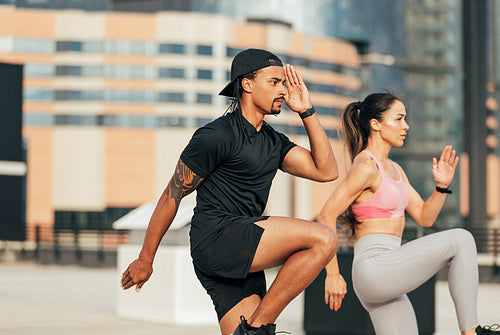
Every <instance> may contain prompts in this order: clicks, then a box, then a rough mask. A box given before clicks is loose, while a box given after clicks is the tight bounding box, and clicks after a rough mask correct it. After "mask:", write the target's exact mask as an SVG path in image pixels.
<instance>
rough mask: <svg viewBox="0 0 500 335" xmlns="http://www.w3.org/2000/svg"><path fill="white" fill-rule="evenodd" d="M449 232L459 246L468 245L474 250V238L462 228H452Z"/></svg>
mask: <svg viewBox="0 0 500 335" xmlns="http://www.w3.org/2000/svg"><path fill="white" fill-rule="evenodd" d="M450 232H452V233H453V234H454V236H455V239H456V241H457V242H458V244H459V245H460V246H464V245H469V246H471V247H473V248H474V249H475V248H476V242H475V240H474V236H473V235H472V234H471V233H470V232H469V231H468V230H465V229H463V228H454V229H451V230H450Z"/></svg>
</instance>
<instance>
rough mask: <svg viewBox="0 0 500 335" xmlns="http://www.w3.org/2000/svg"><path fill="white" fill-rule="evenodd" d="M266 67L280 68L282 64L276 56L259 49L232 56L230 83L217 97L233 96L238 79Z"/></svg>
mask: <svg viewBox="0 0 500 335" xmlns="http://www.w3.org/2000/svg"><path fill="white" fill-rule="evenodd" d="M268 66H281V67H283V63H282V62H281V60H280V59H279V58H278V56H276V55H274V54H273V53H271V52H269V51H266V50H261V49H246V50H243V51H241V52H240V53H239V54H237V55H236V56H234V59H233V62H232V64H231V82H230V83H229V84H227V85H226V87H224V89H223V90H222V91H220V93H219V95H224V96H226V97H233V96H234V82H235V81H236V79H238V77H241V76H244V75H246V74H249V73H251V72H254V71H257V70H260V69H262V68H265V67H268Z"/></svg>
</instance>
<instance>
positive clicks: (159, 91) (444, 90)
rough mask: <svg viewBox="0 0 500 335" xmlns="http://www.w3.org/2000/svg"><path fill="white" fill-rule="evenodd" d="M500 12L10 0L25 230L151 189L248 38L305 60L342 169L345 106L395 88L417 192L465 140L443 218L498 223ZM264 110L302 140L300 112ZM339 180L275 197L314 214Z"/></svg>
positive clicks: (275, 206) (106, 207) (284, 211)
mask: <svg viewBox="0 0 500 335" xmlns="http://www.w3.org/2000/svg"><path fill="white" fill-rule="evenodd" d="M479 3H481V4H484V6H482V7H481V6H480V4H479ZM467 6H469V7H467ZM470 6H476V7H477V6H480V7H481V8H479V9H480V10H479V11H477V13H478V15H479V16H476V17H471V15H469V14H470V10H469V9H470V8H471V7H470ZM464 8H466V10H465V11H464ZM474 8H475V7H474ZM464 13H465V14H466V15H464ZM481 18H482V19H481ZM499 20H500V0H489V1H484V2H475V1H472V0H462V1H457V0H402V1H391V0H380V1H369V0H350V1H349V0H308V1H305V0H281V1H276V0H266V1H263V0H254V1H252V2H251V4H249V2H248V1H242V0H190V1H182V0H144V1H139V0H114V1H112V0H102V1H101V0H93V1H83V0H71V1H64V0H36V1H35V0H22V1H21V0H18V1H16V0H0V62H4V63H13V64H22V65H24V103H23V137H24V139H25V141H26V145H27V166H28V169H27V171H28V173H27V197H26V199H27V202H26V222H27V232H28V238H29V239H34V233H33V231H34V227H35V226H42V227H48V228H50V229H51V228H52V227H56V228H65V229H67V228H72V227H76V226H77V227H80V228H82V229H110V228H111V223H112V222H113V221H114V220H116V219H117V218H118V217H120V216H122V215H123V214H125V213H127V212H128V211H130V210H132V209H133V208H136V207H138V206H140V205H142V204H144V203H146V202H149V201H152V200H154V199H156V198H157V197H158V196H159V194H160V192H161V191H162V190H163V188H164V186H165V185H166V183H167V182H168V179H169V178H170V176H171V174H172V172H173V168H174V166H175V163H176V160H177V158H178V156H179V153H180V151H181V150H182V149H183V147H184V146H185V144H186V143H187V141H188V139H189V138H190V136H191V134H192V132H193V131H194V129H195V128H196V127H198V126H201V125H203V124H205V123H206V122H208V121H209V120H211V119H213V118H215V117H217V116H219V115H222V113H223V112H224V110H225V108H226V105H227V100H226V99H224V98H222V97H219V96H218V95H217V93H218V92H219V91H220V89H221V88H222V87H223V86H224V85H225V83H226V82H227V79H228V78H229V68H230V62H231V59H232V57H233V56H234V55H235V54H236V53H237V52H238V51H240V50H242V49H245V48H247V47H259V48H266V49H269V50H271V51H273V52H275V53H276V54H278V55H279V56H280V57H282V58H283V59H284V61H285V62H288V63H291V64H294V65H296V66H297V67H298V68H299V70H300V71H301V73H302V74H303V76H304V79H305V80H306V82H307V85H308V88H309V90H310V91H311V94H312V98H313V103H314V105H315V106H316V109H317V110H318V112H319V114H320V117H321V121H322V124H323V125H324V126H325V128H326V130H327V133H328V135H329V136H330V138H331V141H332V145H333V147H334V151H335V153H336V155H337V157H339V158H340V162H339V166H340V168H341V169H346V168H347V167H348V165H349V163H348V162H347V159H346V156H345V152H344V149H343V147H342V142H341V140H339V139H338V137H337V130H338V125H339V123H338V115H339V112H340V111H341V109H342V107H343V106H345V104H346V103H347V102H349V101H352V100H360V99H362V98H364V96H365V95H366V94H368V93H369V92H372V91H381V90H384V89H387V90H389V91H394V92H396V93H397V94H399V95H401V96H402V97H403V98H404V100H405V101H406V103H407V108H408V122H409V124H410V127H411V129H410V132H409V136H408V137H407V141H406V143H405V146H404V147H403V148H401V149H399V148H396V149H395V150H394V151H393V156H392V158H393V159H395V160H397V161H398V162H400V163H401V165H402V166H403V167H404V168H405V169H406V171H407V174H408V175H409V178H410V180H411V181H412V184H413V185H414V187H415V188H416V189H417V191H419V192H420V193H421V195H422V197H423V198H426V197H427V196H428V195H429V194H430V193H431V192H432V190H433V188H434V187H435V183H434V180H433V178H432V173H431V160H432V157H433V156H436V157H438V155H439V154H440V152H441V150H442V148H443V147H444V146H445V145H447V144H453V145H454V147H455V148H457V150H458V152H460V153H461V163H460V168H459V171H458V173H457V176H456V178H455V181H454V182H453V184H452V185H451V188H452V189H453V191H454V194H453V196H450V197H448V199H447V201H446V204H445V208H444V209H443V211H442V213H441V215H440V216H439V218H438V222H437V223H436V227H438V228H440V229H444V228H448V227H455V226H468V227H469V228H481V229H483V230H484V229H485V228H488V227H489V228H491V227H495V226H498V225H499V223H498V222H499V217H500V211H499V209H500V191H499V190H500V163H499V158H498V157H499V146H498V135H499V130H498V118H499V116H498V103H497V102H498V99H499V93H498V85H499V77H500V66H499V65H500V39H499V38H498V36H499V35H500V34H499V33H500V31H499V29H500V28H499V26H500V24H499ZM478 25H479V26H481V27H482V28H483V30H482V31H484V32H485V33H484V34H483V35H484V39H483V40H482V41H483V45H480V46H479V47H478V46H477V45H474V48H475V49H477V50H478V52H477V54H475V55H474V57H475V58H474V60H475V63H468V62H467V60H469V58H470V57H469V56H467V57H466V60H464V59H463V58H464V56H463V55H464V54H466V53H465V51H466V50H468V49H471V45H470V44H467V43H464V36H466V33H467V32H470V31H471V29H469V30H468V28H470V27H477V26H478ZM478 41H481V39H478ZM467 64H480V65H483V66H484V70H481V71H483V72H484V73H483V77H484V80H485V82H484V83H483V82H481V80H483V79H478V80H476V82H475V85H473V87H471V88H469V89H467V88H466V89H464V87H465V86H464V82H469V81H470V79H471V78H470V76H468V74H470V73H477V69H472V68H471V66H470V65H467ZM467 69H468V70H467ZM468 71H469V72H468ZM483 77H481V78H483ZM473 90H475V91H473ZM478 92H483V95H484V100H483V101H480V102H477V103H476V105H474V106H471V105H467V104H466V103H464V102H466V101H469V100H470V97H479V98H480V97H482V96H483V95H481V94H479V93H478ZM487 101H488V103H486V102H487ZM471 120H472V121H477V122H472V121H471ZM268 121H269V122H270V123H272V124H273V126H274V127H276V128H277V129H279V130H281V131H284V132H285V133H287V134H288V135H289V136H290V137H291V138H292V139H293V140H294V141H296V142H298V143H299V144H301V145H304V146H307V145H308V144H307V139H306V137H305V136H304V132H303V129H302V127H301V123H300V120H298V118H297V117H296V116H295V115H293V114H291V113H289V112H287V111H284V112H283V113H282V114H281V115H280V116H279V117H278V118H270V119H269V120H268ZM471 129H473V131H472V132H471ZM481 136H483V137H484V138H483V137H481ZM335 184H336V183H335V182H334V183H327V184H317V183H310V182H307V181H303V180H299V179H297V178H290V177H288V176H286V175H284V174H279V175H278V177H277V179H276V182H275V183H274V186H273V190H272V193H271V196H270V200H269V206H268V209H267V212H268V213H269V214H279V215H291V216H296V217H303V218H308V219H312V218H314V216H315V215H316V214H317V213H318V211H319V210H320V208H321V206H322V204H323V203H324V202H325V201H326V199H327V197H328V195H329V194H330V193H331V191H332V189H333V188H334V187H335ZM481 204H484V206H483V207H481V206H482V205H481ZM471 208H473V209H474V210H472V211H471ZM409 221H410V225H411V220H409ZM30 232H31V233H30ZM0 239H1V238H0ZM485 245H486V244H485ZM486 246H487V245H486Z"/></svg>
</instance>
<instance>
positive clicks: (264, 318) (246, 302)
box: [122, 49, 338, 335]
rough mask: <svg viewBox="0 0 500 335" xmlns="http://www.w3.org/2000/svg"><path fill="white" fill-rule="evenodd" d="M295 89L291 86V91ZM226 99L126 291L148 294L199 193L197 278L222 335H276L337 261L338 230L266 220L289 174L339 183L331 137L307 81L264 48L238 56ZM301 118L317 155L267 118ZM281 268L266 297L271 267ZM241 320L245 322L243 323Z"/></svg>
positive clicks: (185, 165) (199, 140) (168, 193)
mask: <svg viewBox="0 0 500 335" xmlns="http://www.w3.org/2000/svg"><path fill="white" fill-rule="evenodd" d="M285 83H286V86H285ZM220 95H225V96H229V97H231V98H232V100H233V101H232V104H231V106H230V108H229V110H230V112H229V113H227V114H226V115H224V116H221V117H219V118H217V119H216V120H214V121H212V122H210V123H209V124H207V125H206V126H204V127H201V128H200V129H198V130H197V131H196V132H195V133H194V135H193V137H192V139H191V141H190V142H189V144H188V145H187V147H186V148H185V149H184V151H183V152H182V154H181V156H180V159H179V161H178V163H177V167H176V170H175V173H174V175H173V177H172V179H171V180H170V182H169V184H168V185H167V188H166V189H165V191H164V192H163V194H162V195H161V197H160V199H159V201H158V204H157V206H156V209H155V211H154V212H153V215H152V217H151V220H150V223H149V226H148V229H147V232H146V236H145V239H144V244H143V247H142V250H141V252H140V254H139V258H138V259H136V260H135V261H133V262H132V263H131V264H130V265H129V267H128V268H127V269H126V270H125V272H124V273H123V275H122V286H123V288H124V289H128V288H130V287H132V286H134V285H136V290H137V291H139V290H140V288H141V287H142V286H143V285H144V283H145V282H146V281H147V280H148V279H149V277H150V276H151V274H152V271H153V269H152V263H153V258H154V256H155V253H156V250H157V248H158V245H159V243H160V240H161V238H162V237H163V235H164V234H165V232H166V231H167V229H168V228H169V226H170V224H171V222H172V220H173V218H174V216H175V214H176V212H177V209H178V207H179V203H180V201H181V199H182V198H183V197H184V196H186V195H187V194H189V193H191V192H192V191H194V190H195V189H196V190H197V198H196V208H195V210H194V215H193V218H192V221H191V232H190V240H191V241H190V242H191V256H192V259H193V264H194V267H195V272H196V275H197V277H198V279H199V280H200V282H201V284H202V285H203V287H204V288H205V289H206V290H207V292H208V294H209V295H210V297H211V298H212V301H213V303H214V306H215V310H216V312H217V316H218V319H219V325H220V329H221V333H222V334H223V335H228V334H231V333H233V334H234V335H237V334H248V335H252V334H256V333H258V334H270V335H271V334H274V333H275V325H274V322H275V320H276V318H277V317H278V316H279V314H280V313H281V311H282V310H283V309H284V308H285V307H286V305H287V304H288V303H289V302H290V301H292V300H293V298H295V297H296V296H297V295H298V294H299V293H300V292H302V291H303V290H304V289H305V288H306V287H307V286H308V285H309V284H310V283H311V281H312V280H313V279H314V278H315V277H316V276H317V274H318V273H319V271H321V269H322V268H323V267H324V266H325V265H326V264H328V262H329V261H330V260H331V258H332V257H333V255H334V254H335V252H336V249H337V240H336V235H335V233H334V232H333V231H332V230H331V229H330V228H328V227H326V226H324V225H320V224H318V223H314V222H309V221H305V220H299V219H293V218H285V217H274V216H273V217H267V216H262V213H263V211H264V209H265V206H266V203H267V198H268V195H269V190H270V187H271V183H272V180H273V178H274V176H275V174H276V172H277V169H278V168H279V169H281V170H283V171H285V172H287V173H290V174H292V175H294V176H299V177H303V178H307V179H310V180H315V181H322V182H323V181H331V180H334V179H336V178H337V176H338V171H337V164H336V161H335V157H334V155H333V151H332V148H331V146H330V143H329V140H328V138H327V136H326V134H325V132H324V130H323V128H322V127H321V125H320V123H319V121H318V118H317V116H316V114H315V113H314V109H313V108H312V105H311V100H310V96H309V92H308V90H307V88H306V86H305V85H304V82H303V80H302V78H301V76H300V75H299V74H298V73H297V72H296V71H295V69H294V68H293V67H292V66H290V65H286V67H283V64H282V62H281V60H280V59H279V58H278V57H277V56H275V55H274V54H272V53H270V52H268V51H265V50H259V49H248V50H244V51H242V52H240V53H239V54H238V55H236V57H235V58H234V59H233V62H232V66H231V82H230V83H229V84H228V85H227V86H226V87H225V88H224V89H223V90H222V91H221V93H220ZM284 101H285V102H286V103H287V105H288V106H289V107H290V109H291V110H293V111H294V112H296V113H298V114H299V116H300V117H301V118H302V121H303V124H304V127H305V130H306V132H307V134H308V137H309V142H310V151H309V150H307V149H305V148H302V147H299V146H297V145H295V144H294V143H292V142H291V141H290V140H289V139H288V138H287V137H286V136H285V135H283V134H281V133H278V132H276V131H275V130H274V129H273V128H272V127H271V126H270V125H269V124H267V123H266V122H264V117H265V116H266V115H271V114H279V113H280V110H281V106H282V104H283V102H284ZM278 265H282V267H281V269H280V271H279V273H278V275H277V277H276V279H275V280H274V282H273V284H272V285H271V287H270V288H269V291H268V292H267V293H266V282H265V277H264V272H263V270H264V269H268V268H271V267H274V266H278ZM240 317H241V321H240Z"/></svg>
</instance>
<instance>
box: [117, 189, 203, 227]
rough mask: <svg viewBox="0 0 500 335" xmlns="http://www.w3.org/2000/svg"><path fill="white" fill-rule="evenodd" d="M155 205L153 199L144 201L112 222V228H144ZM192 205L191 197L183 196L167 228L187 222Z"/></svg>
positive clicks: (182, 225)
mask: <svg viewBox="0 0 500 335" xmlns="http://www.w3.org/2000/svg"><path fill="white" fill-rule="evenodd" d="M191 195H192V194H191ZM155 207H156V202H155V201H152V202H148V203H145V204H144V205H141V206H139V207H137V208H136V209H134V210H132V211H131V212H130V213H128V214H126V215H124V216H122V217H121V218H119V219H118V220H116V221H115V222H113V228H114V229H118V230H119V229H128V230H146V229H147V228H148V224H149V220H150V219H151V215H152V214H153V211H154V209H155ZM194 207H195V201H194V198H193V197H191V196H188V197H186V198H184V199H183V200H182V201H181V204H180V206H179V209H178V210H177V215H176V216H175V218H174V221H172V225H171V226H170V228H169V230H177V229H180V228H182V227H184V226H185V225H187V224H189V223H190V222H191V217H192V216H193V208H194Z"/></svg>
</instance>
